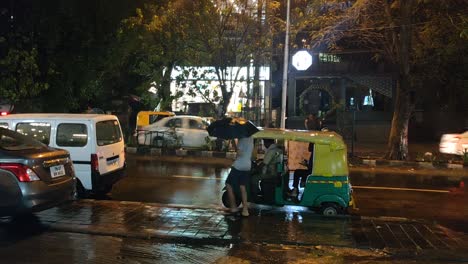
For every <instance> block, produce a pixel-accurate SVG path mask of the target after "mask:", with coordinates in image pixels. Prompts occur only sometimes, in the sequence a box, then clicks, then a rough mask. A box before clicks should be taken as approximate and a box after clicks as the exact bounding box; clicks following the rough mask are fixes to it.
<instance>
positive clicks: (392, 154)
mask: <svg viewBox="0 0 468 264" xmlns="http://www.w3.org/2000/svg"><path fill="white" fill-rule="evenodd" d="M462 2H463V1H440V0H439V1H435V0H434V1H419V0H405V1H402V0H357V1H355V2H354V3H353V4H352V6H351V7H349V8H348V6H350V5H347V4H348V3H349V1H330V2H329V3H328V5H322V4H321V3H322V2H321V1H318V2H316V4H317V3H320V4H319V6H320V8H317V9H315V10H318V11H317V12H316V13H315V14H314V15H316V16H317V17H318V18H317V19H314V21H312V22H311V24H314V25H319V29H318V31H317V32H313V34H312V37H313V38H314V39H315V40H317V43H318V44H326V45H327V47H328V48H329V49H332V50H341V49H346V48H356V47H359V48H367V49H369V50H372V51H373V52H374V53H375V55H374V59H376V60H383V61H385V62H386V63H387V64H388V65H391V66H392V68H393V69H394V72H395V73H396V79H397V87H396V95H395V96H394V98H395V105H394V113H393V119H392V126H391V131H390V135H389V140H388V150H387V154H386V158H389V159H407V158H408V123H409V119H410V117H411V114H412V112H413V109H414V105H415V93H416V90H417V88H418V85H416V83H415V80H417V78H418V75H417V73H418V72H417V71H416V70H415V69H416V68H417V66H418V65H419V66H421V65H422V63H421V61H420V60H418V57H417V56H416V54H417V52H418V50H419V52H422V53H425V52H424V50H428V49H430V47H429V46H423V45H417V44H415V43H417V42H416V41H415V40H419V39H420V38H421V36H422V33H424V32H421V31H420V30H415V28H417V29H419V28H420V26H421V25H428V24H430V23H431V21H432V20H430V21H424V20H423V19H428V18H430V17H429V16H424V14H425V13H427V12H434V10H437V8H440V7H442V8H443V10H445V11H447V10H451V11H452V15H454V14H455V13H453V12H454V9H453V8H446V7H449V6H451V7H453V6H457V7H461V10H463V8H465V9H466V7H464V5H463V3H462ZM343 4H345V5H343ZM343 6H344V7H345V8H343ZM444 7H445V8H444ZM459 12H460V13H463V12H462V11H459ZM465 13H466V12H465ZM314 15H312V16H314ZM440 15H442V14H440ZM456 17H457V16H452V19H457V20H458V18H456ZM458 17H459V16H458ZM431 26H435V27H438V25H436V24H433V25H431ZM451 32H452V33H453V31H451ZM459 34H460V32H459ZM459 34H457V35H459ZM419 73H421V71H419Z"/></svg>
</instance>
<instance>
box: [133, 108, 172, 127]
mask: <svg viewBox="0 0 468 264" xmlns="http://www.w3.org/2000/svg"><path fill="white" fill-rule="evenodd" d="M168 116H175V114H174V113H173V112H165V111H163V112H157V111H140V112H138V115H137V122H136V130H140V129H141V128H142V127H144V126H147V125H151V124H153V123H154V122H156V121H159V120H161V119H162V118H164V117H168Z"/></svg>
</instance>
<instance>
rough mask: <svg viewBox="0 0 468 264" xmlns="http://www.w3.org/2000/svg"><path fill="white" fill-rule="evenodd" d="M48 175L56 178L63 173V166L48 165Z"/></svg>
mask: <svg viewBox="0 0 468 264" xmlns="http://www.w3.org/2000/svg"><path fill="white" fill-rule="evenodd" d="M50 175H51V176H52V178H57V177H60V176H63V175H65V167H63V165H57V166H52V167H50Z"/></svg>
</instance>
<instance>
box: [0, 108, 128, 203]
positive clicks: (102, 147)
mask: <svg viewBox="0 0 468 264" xmlns="http://www.w3.org/2000/svg"><path fill="white" fill-rule="evenodd" d="M0 127H5V128H8V129H11V130H14V131H17V132H20V133H22V134H24V135H28V136H32V137H34V138H35V139H37V140H39V141H41V142H42V143H44V144H46V145H49V146H51V147H55V148H61V149H66V150H68V151H69V152H70V157H71V159H72V161H73V165H74V167H75V174H76V177H77V178H78V182H77V191H78V194H79V195H84V194H85V193H86V192H87V191H92V192H93V193H100V194H102V193H107V192H109V191H110V190H111V189H112V185H113V184H114V183H115V182H117V181H118V180H119V179H120V178H121V177H123V176H124V172H125V144H124V139H123V134H122V129H121V127H120V123H119V120H118V119H117V117H116V116H114V115H101V114H55V113H54V114H52V113H51V114H35V113H34V114H12V115H7V116H1V117H0Z"/></svg>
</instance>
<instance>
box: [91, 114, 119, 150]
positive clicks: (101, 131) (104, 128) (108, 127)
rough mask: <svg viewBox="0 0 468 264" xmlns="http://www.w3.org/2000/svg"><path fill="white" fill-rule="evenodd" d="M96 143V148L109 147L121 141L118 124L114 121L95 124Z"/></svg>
mask: <svg viewBox="0 0 468 264" xmlns="http://www.w3.org/2000/svg"><path fill="white" fill-rule="evenodd" d="M96 141H97V144H98V146H104V145H110V144H114V143H117V142H120V141H122V134H121V132H120V126H119V123H118V122H117V121H116V120H106V121H101V122H97V123H96Z"/></svg>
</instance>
